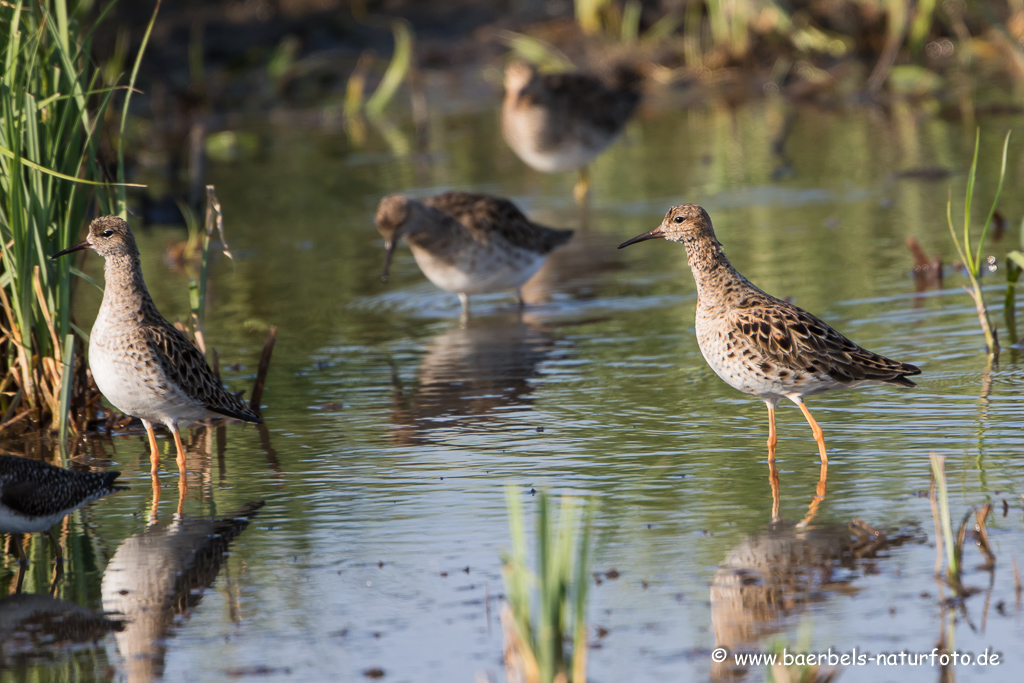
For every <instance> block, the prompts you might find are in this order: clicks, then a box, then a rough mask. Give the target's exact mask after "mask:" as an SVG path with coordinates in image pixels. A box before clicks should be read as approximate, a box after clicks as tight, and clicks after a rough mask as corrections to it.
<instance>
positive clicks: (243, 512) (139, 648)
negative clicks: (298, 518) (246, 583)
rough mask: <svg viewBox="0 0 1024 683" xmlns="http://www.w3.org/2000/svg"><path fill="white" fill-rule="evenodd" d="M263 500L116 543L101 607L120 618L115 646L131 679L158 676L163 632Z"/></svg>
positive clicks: (213, 573)
mask: <svg viewBox="0 0 1024 683" xmlns="http://www.w3.org/2000/svg"><path fill="white" fill-rule="evenodd" d="M261 507H263V502H262V501H261V502H254V503H247V504H245V505H243V506H242V507H241V508H239V509H238V510H237V511H236V512H235V513H234V514H231V515H227V516H225V517H222V518H217V519H182V518H180V517H178V516H176V517H175V519H174V521H172V522H171V523H169V524H151V525H150V526H148V527H147V528H146V529H145V530H144V531H142V532H140V533H138V534H135V535H134V536H131V537H129V538H127V539H125V541H124V542H123V543H122V544H121V545H120V546H119V547H118V549H117V552H115V553H114V557H113V558H111V560H110V563H109V564H108V565H107V568H106V570H105V571H104V573H103V584H102V589H101V594H102V598H103V610H104V612H106V613H107V614H110V615H112V616H113V615H117V616H118V618H120V619H122V620H123V621H124V628H123V629H122V630H121V631H120V632H119V633H117V635H116V642H117V649H118V651H119V652H120V654H121V657H122V659H123V669H122V671H124V672H125V674H126V678H127V680H128V681H129V683H135V682H137V681H152V680H156V679H158V678H160V677H161V676H162V675H163V670H164V657H165V655H166V652H167V636H168V635H169V632H170V630H171V625H172V624H173V623H174V619H175V617H176V616H177V615H180V614H182V613H184V612H186V611H187V610H188V609H190V608H192V607H194V606H195V605H197V604H198V603H199V601H201V600H202V599H203V589H205V588H208V587H209V586H211V585H212V584H213V581H214V579H216V577H217V575H218V573H219V572H220V568H221V564H222V563H223V561H224V557H225V553H226V551H227V549H228V545H229V544H230V543H231V542H232V541H233V540H234V539H235V538H237V537H238V535H239V534H241V533H242V531H244V530H245V528H246V527H247V526H248V525H249V522H250V521H251V520H252V518H253V517H255V516H256V513H257V512H258V511H259V509H260V508H261Z"/></svg>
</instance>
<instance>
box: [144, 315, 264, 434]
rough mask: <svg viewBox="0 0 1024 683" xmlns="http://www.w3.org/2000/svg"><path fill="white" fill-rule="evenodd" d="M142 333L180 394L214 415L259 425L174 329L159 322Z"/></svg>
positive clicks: (249, 411)
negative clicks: (181, 392) (180, 391)
mask: <svg viewBox="0 0 1024 683" xmlns="http://www.w3.org/2000/svg"><path fill="white" fill-rule="evenodd" d="M142 330H143V336H144V338H145V340H146V343H147V344H149V345H150V348H151V349H152V350H153V355H154V356H155V357H156V358H157V359H159V362H160V367H161V369H162V370H163V371H164V374H165V375H166V376H167V378H168V379H169V380H170V381H172V382H174V383H175V384H176V385H178V387H180V388H181V389H182V391H184V392H185V393H187V394H188V395H189V396H191V397H192V398H194V399H196V400H197V401H199V402H200V403H202V404H203V405H204V406H205V407H206V408H208V409H209V410H212V411H213V412H215V413H220V414H221V415H226V416H227V417H234V418H237V419H239V420H245V421H246V422H256V423H262V422H263V420H261V419H260V417H259V415H257V414H256V413H254V412H253V411H252V410H250V409H249V407H248V406H246V405H245V403H243V402H242V400H241V399H240V398H238V397H237V396H235V395H234V394H230V393H228V392H227V391H226V390H225V389H224V387H223V386H221V383H220V382H219V381H217V377H216V376H215V375H214V374H213V371H212V370H211V369H210V366H209V365H207V364H206V359H205V358H204V357H203V354H201V353H199V349H197V348H196V347H195V346H194V345H193V344H192V342H191V341H189V339H188V337H186V336H185V335H184V334H182V333H181V331H180V330H178V328H176V327H174V326H172V325H171V324H170V323H167V322H166V321H163V320H161V321H160V322H159V323H158V324H150V325H147V326H145V327H143V328H142Z"/></svg>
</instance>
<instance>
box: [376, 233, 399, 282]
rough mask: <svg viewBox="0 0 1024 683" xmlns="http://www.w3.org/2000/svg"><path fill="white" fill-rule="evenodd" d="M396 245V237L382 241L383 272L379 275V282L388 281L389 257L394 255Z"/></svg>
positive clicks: (389, 270)
mask: <svg viewBox="0 0 1024 683" xmlns="http://www.w3.org/2000/svg"><path fill="white" fill-rule="evenodd" d="M397 246H398V240H397V239H392V240H390V241H388V242H385V243H384V272H383V273H382V274H381V276H380V279H381V282H387V281H388V273H390V272H391V259H392V258H393V257H394V255H395V247H397Z"/></svg>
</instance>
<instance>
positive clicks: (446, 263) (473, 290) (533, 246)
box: [376, 192, 572, 314]
mask: <svg viewBox="0 0 1024 683" xmlns="http://www.w3.org/2000/svg"><path fill="white" fill-rule="evenodd" d="M376 223H377V230H378V231H379V232H380V234H381V235H382V236H383V237H384V244H385V247H386V249H387V252H386V254H385V256H384V279H385V280H387V278H388V272H389V271H390V268H391V258H392V256H393V255H394V252H395V247H396V246H397V245H398V240H399V239H400V238H403V237H404V238H405V241H406V242H408V243H409V246H410V247H411V248H412V254H413V256H414V257H415V258H416V263H417V264H418V265H419V267H420V270H422V271H423V274H424V275H426V276H427V279H429V280H430V281H431V282H433V283H434V284H435V285H437V286H438V287H440V288H441V289H444V290H447V291H449V292H456V293H458V295H459V299H460V300H461V301H462V310H463V314H467V313H468V312H469V295H470V294H485V293H488V292H500V291H504V290H509V289H514V290H516V295H517V296H518V297H519V303H520V305H522V303H523V299H522V295H521V294H520V292H519V288H520V287H522V286H523V284H524V283H525V282H526V281H527V280H529V279H530V278H531V277H533V275H534V273H536V272H537V271H538V270H539V269H540V267H541V265H542V264H543V263H544V259H546V258H547V256H548V254H550V253H551V252H552V251H553V250H554V249H556V248H557V247H560V246H562V245H563V244H565V243H566V242H568V241H569V240H570V239H571V238H572V230H555V229H552V228H547V227H544V226H543V225H538V224H537V223H533V222H531V221H530V219H528V218H527V217H526V216H524V215H523V213H522V212H521V211H520V210H519V209H517V208H516V205H515V204H513V203H512V202H510V201H509V200H507V199H502V198H500V197H491V196H489V195H485V194H472V193H469V192H445V193H444V194H439V195H437V196H436V197H430V198H429V199H424V200H423V201H417V200H415V199H409V198H408V197H406V196H404V195H400V194H391V195H388V196H386V197H384V198H383V199H381V200H380V205H379V206H378V207H377V219H376Z"/></svg>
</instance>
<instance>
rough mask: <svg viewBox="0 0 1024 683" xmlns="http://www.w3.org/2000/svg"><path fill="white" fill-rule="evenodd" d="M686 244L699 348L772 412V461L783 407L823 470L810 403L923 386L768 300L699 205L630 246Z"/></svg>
mask: <svg viewBox="0 0 1024 683" xmlns="http://www.w3.org/2000/svg"><path fill="white" fill-rule="evenodd" d="M659 237H662V238H665V239H667V240H669V241H671V242H682V243H683V244H684V245H685V246H686V257H687V260H688V261H689V262H690V270H692V271H693V277H694V279H695V280H696V281H697V325H696V327H697V344H698V345H699V346H700V351H701V353H702V354H704V359H705V360H706V361H707V363H708V365H710V366H711V369H712V370H714V371H715V373H716V374H717V375H718V376H719V377H721V378H722V379H723V380H725V381H726V383H728V384H729V385H730V386H731V387H733V388H735V389H739V390H740V391H742V392H744V393H747V394H751V395H753V396H757V397H758V398H760V399H762V400H763V401H764V402H765V405H766V406H768V420H769V423H768V459H769V461H773V460H774V459H775V445H776V443H777V438H776V434H775V406H776V404H778V402H779V400H780V399H782V398H788V399H789V400H791V401H793V403H796V404H797V405H798V406H799V407H800V410H801V412H803V414H804V417H805V418H807V422H808V424H810V425H811V430H812V432H813V433H814V440H815V441H816V442H817V443H818V453H819V454H820V455H821V462H822V465H823V466H824V465H827V464H828V456H826V455H825V437H824V435H823V434H822V431H821V427H819V426H818V423H817V422H815V421H814V418H813V417H811V412H810V411H809V410H808V409H807V406H806V405H804V401H803V397H804V396H809V395H812V394H820V393H822V392H825V391H831V390H833V389H845V388H850V387H856V386H860V385H862V384H868V383H884V384H896V385H899V386H904V387H913V386H917V385H916V384H914V383H913V382H911V381H910V380H909V379H907V376H908V375H919V374H921V370H920V369H919V368H917V367H916V366H913V365H910V364H908V363H900V362H898V361H894V360H889V359H888V358H885V357H883V356H879V355H878V354H877V353H872V352H871V351H868V350H867V349H863V348H861V347H860V346H857V345H856V344H854V343H853V342H852V341H850V340H849V339H847V338H846V337H844V336H843V335H841V334H839V333H838V332H836V331H835V330H833V329H832V328H831V327H829V326H828V325H826V324H825V323H823V322H822V321H820V320H818V319H817V318H815V317H814V316H813V315H811V314H810V313H808V312H807V311H805V310H803V309H802V308H797V307H796V306H794V305H792V304H789V303H787V302H785V301H782V300H781V299H776V298H775V297H773V296H771V295H769V294H765V293H764V292H763V291H761V290H760V289H758V288H757V287H755V286H754V285H753V284H751V282H750V281H749V280H747V278H745V277H743V276H742V275H741V274H740V273H739V272H737V270H736V269H735V268H733V266H732V264H731V263H729V259H727V258H726V257H725V252H724V251H723V250H722V245H721V243H720V242H719V241H718V239H716V238H715V231H714V229H713V228H712V226H711V217H710V216H708V213H707V211H705V210H704V209H703V208H701V207H699V206H697V205H696V204H683V205H682V206H676V207H673V208H671V209H669V211H668V213H667V214H665V219H664V220H663V221H662V222H661V225H659V226H658V227H657V228H655V229H654V230H651V231H650V232H645V233H644V234H642V235H638V236H637V237H634V238H633V239H631V240H629V241H627V242H623V243H622V244H620V245H619V249H622V248H623V247H627V246H629V245H630V244H635V243H637V242H643V241H644V240H649V239H655V238H659Z"/></svg>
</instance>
